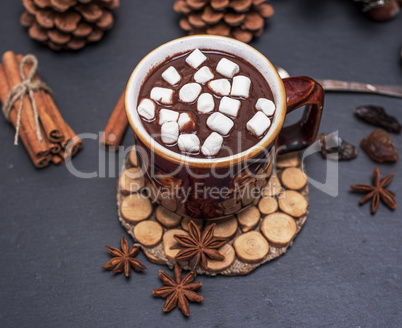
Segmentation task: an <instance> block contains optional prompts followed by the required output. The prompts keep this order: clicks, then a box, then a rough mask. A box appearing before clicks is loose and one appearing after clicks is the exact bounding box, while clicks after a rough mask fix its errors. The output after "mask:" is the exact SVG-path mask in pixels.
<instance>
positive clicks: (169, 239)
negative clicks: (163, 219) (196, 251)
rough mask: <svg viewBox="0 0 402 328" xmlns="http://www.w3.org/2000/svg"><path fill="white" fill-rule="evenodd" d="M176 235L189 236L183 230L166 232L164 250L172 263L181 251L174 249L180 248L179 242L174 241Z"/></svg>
mask: <svg viewBox="0 0 402 328" xmlns="http://www.w3.org/2000/svg"><path fill="white" fill-rule="evenodd" d="M174 235H185V236H188V233H187V232H186V231H184V230H181V229H172V230H168V231H166V232H165V234H164V235H163V250H164V252H165V255H166V257H167V258H168V259H169V260H171V261H174V260H175V257H176V255H177V253H178V252H179V251H180V249H172V247H173V246H179V243H178V242H177V240H176V239H174Z"/></svg>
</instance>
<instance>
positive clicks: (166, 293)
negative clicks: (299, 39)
mask: <svg viewBox="0 0 402 328" xmlns="http://www.w3.org/2000/svg"><path fill="white" fill-rule="evenodd" d="M196 276H197V275H196V273H195V272H194V271H191V272H189V273H188V274H187V275H186V276H185V277H184V278H183V280H182V278H181V269H180V267H179V265H178V264H177V263H176V264H175V266H174V279H173V278H172V277H171V276H169V275H168V274H166V273H165V272H163V271H162V270H159V278H161V280H162V281H163V284H164V285H165V286H164V287H161V288H157V289H154V290H153V291H152V294H153V295H154V296H155V297H162V298H166V303H165V306H164V307H163V311H165V312H169V311H171V310H173V309H174V308H175V307H176V306H178V307H179V309H180V310H181V312H183V314H184V315H185V316H187V317H188V316H189V315H190V310H189V308H188V305H189V303H188V301H190V302H197V303H201V302H202V301H203V300H204V297H202V296H200V295H198V294H197V293H195V291H196V290H198V289H200V288H201V286H202V282H193V281H194V279H195V277H196Z"/></svg>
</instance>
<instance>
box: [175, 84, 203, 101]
mask: <svg viewBox="0 0 402 328" xmlns="http://www.w3.org/2000/svg"><path fill="white" fill-rule="evenodd" d="M201 89H202V88H201V86H200V85H199V84H198V83H187V84H185V85H183V87H182V88H181V89H180V91H179V98H180V100H181V101H182V102H185V103H191V102H193V101H194V100H196V99H197V97H198V96H199V95H200V93H201Z"/></svg>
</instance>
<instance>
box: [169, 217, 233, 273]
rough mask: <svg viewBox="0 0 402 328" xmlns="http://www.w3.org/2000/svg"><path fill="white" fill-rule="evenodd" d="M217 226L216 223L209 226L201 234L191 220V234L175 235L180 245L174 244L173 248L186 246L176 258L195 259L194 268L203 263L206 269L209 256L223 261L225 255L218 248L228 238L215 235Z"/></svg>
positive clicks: (178, 259)
mask: <svg viewBox="0 0 402 328" xmlns="http://www.w3.org/2000/svg"><path fill="white" fill-rule="evenodd" d="M215 226H216V224H215V223H213V224H211V225H210V226H208V228H207V229H206V230H204V232H203V234H202V236H201V232H200V229H199V228H198V227H197V226H196V225H195V223H194V222H193V221H191V222H190V223H189V225H188V233H189V235H190V236H184V235H174V238H175V239H176V240H177V242H178V243H179V246H173V247H172V248H182V247H183V248H184V249H182V250H181V251H180V252H179V253H177V255H176V257H175V258H176V260H177V261H186V260H187V261H190V260H194V267H193V270H194V269H196V268H197V266H198V264H201V266H202V267H203V268H204V269H205V268H206V267H207V257H208V258H210V259H211V260H217V261H222V260H223V259H224V256H223V255H222V254H221V253H219V252H218V250H217V249H218V248H220V247H222V246H223V245H224V244H225V243H226V239H225V238H218V237H214V229H215Z"/></svg>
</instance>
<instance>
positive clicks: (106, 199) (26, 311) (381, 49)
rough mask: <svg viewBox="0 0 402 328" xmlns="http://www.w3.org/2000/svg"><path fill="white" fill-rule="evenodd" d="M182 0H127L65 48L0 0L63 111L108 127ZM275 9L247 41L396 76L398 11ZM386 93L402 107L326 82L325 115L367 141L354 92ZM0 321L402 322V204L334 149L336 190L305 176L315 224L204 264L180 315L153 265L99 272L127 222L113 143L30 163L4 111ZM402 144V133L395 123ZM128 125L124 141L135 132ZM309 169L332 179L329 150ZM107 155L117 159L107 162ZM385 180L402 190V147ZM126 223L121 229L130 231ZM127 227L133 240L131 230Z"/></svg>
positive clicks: (344, 6) (282, 59)
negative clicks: (356, 189) (224, 263)
mask: <svg viewBox="0 0 402 328" xmlns="http://www.w3.org/2000/svg"><path fill="white" fill-rule="evenodd" d="M172 3H173V1H160V0H147V1H139V0H134V1H128V0H122V5H121V8H120V9H119V10H118V11H117V12H116V17H117V22H116V25H115V27H114V29H113V30H112V31H110V33H108V34H107V36H106V37H105V38H104V39H103V40H102V41H101V42H99V43H98V44H95V45H91V46H89V47H87V48H86V49H84V50H83V51H79V52H75V53H72V52H67V53H56V52H53V51H51V50H49V49H47V48H46V47H43V46H41V45H39V44H37V43H36V42H34V41H32V40H31V39H30V38H29V37H28V34H27V32H26V30H25V29H24V28H22V27H21V26H20V25H19V15H20V14H21V12H22V5H21V3H20V1H14V0H7V1H1V2H0V31H1V32H0V52H1V53H3V52H4V51H6V50H14V51H16V52H19V53H24V54H26V53H34V54H36V55H37V56H38V58H39V61H40V75H41V77H42V78H43V79H44V80H45V81H46V82H48V83H49V85H50V86H51V87H52V88H53V90H54V94H55V99H56V102H57V103H58V105H59V107H60V110H61V112H62V114H63V116H64V117H65V119H66V120H67V121H68V122H69V123H70V124H71V125H72V127H73V128H74V129H75V130H76V131H77V132H78V133H98V132H99V131H101V130H102V129H103V128H104V126H105V124H106V121H107V119H108V117H109V115H110V112H111V110H112V108H113V107H114V105H115V103H116V101H117V99H118V98H119V96H120V94H121V91H122V90H123V87H124V86H125V83H126V80H127V79H128V77H129V75H130V73H131V71H132V70H133V68H134V67H135V65H136V64H137V63H138V61H139V60H140V59H141V58H142V57H143V56H144V55H146V54H147V53H148V52H149V51H151V50H152V49H154V48H155V47H157V46H158V45H160V44H162V43H164V42H166V41H169V40H171V39H174V38H177V37H180V36H183V35H184V33H183V32H182V31H181V30H180V29H179V27H178V24H177V20H178V16H177V15H176V14H175V13H174V12H173V10H172ZM273 5H274V7H275V10H276V14H275V16H274V17H273V18H272V19H271V20H270V22H269V24H268V27H267V29H266V31H265V32H264V34H263V35H262V36H261V37H260V38H259V39H258V40H255V41H253V43H252V45H253V46H254V47H256V48H257V49H258V50H260V51H262V52H263V53H264V54H265V55H266V56H267V57H268V58H270V59H271V61H272V62H273V63H275V64H276V65H281V66H284V67H286V68H287V69H288V70H289V72H290V73H291V74H292V75H309V76H312V77H317V78H332V79H345V80H357V81H366V82H371V83H379V84H402V67H401V64H400V59H399V51H400V49H401V48H402V39H401V29H402V15H401V16H400V17H398V18H397V19H395V20H393V21H391V22H387V23H376V22H372V21H370V20H369V19H367V18H366V17H364V16H363V15H362V14H361V13H360V12H359V10H358V9H357V8H356V7H355V5H354V3H353V2H352V0H348V1H338V0H326V1H322V0H315V1H314V0H305V1H291V0H281V1H273ZM362 104H380V105H383V106H384V107H386V109H387V111H388V112H389V113H390V114H392V115H394V116H396V117H398V118H399V120H401V121H402V108H401V107H402V106H401V105H402V101H401V100H400V99H395V98H386V97H380V96H373V95H351V94H350V95H347V94H333V93H331V94H328V95H327V97H326V105H325V114H324V116H323V120H322V127H321V131H323V132H324V131H325V132H333V131H336V130H339V133H340V135H341V136H343V137H345V138H346V139H347V140H349V141H350V142H353V143H354V144H358V143H359V142H360V140H361V139H362V138H363V137H365V136H366V135H368V134H369V133H370V132H371V131H372V130H373V129H374V127H372V126H370V125H368V124H365V123H363V122H361V121H359V120H357V119H356V118H355V117H354V116H353V110H354V108H355V107H356V106H357V105H362ZM0 125H1V129H0V144H1V153H0V154H1V157H0V167H1V170H0V172H1V180H0V181H1V183H0V191H1V198H0V208H1V219H0V231H1V232H0V250H1V251H0V254H1V255H0V295H1V296H0V326H1V327H56V326H57V327H142V326H144V327H145V326H149V327H159V326H192V327H211V326H213V327H240V326H245V325H247V326H250V327H259V326H261V327H262V326H263V327H267V326H272V327H400V325H401V322H402V314H401V313H402V312H401V306H402V304H401V299H402V281H401V280H402V277H401V276H402V261H401V260H402V242H401V232H402V214H401V213H402V212H401V209H398V210H397V211H395V212H391V211H389V210H388V209H387V208H385V207H384V206H380V209H379V211H378V213H377V215H375V216H371V215H370V214H369V205H366V206H364V207H361V208H359V207H358V206H357V203H358V200H359V197H360V195H356V194H351V193H350V192H349V185H350V184H352V183H368V182H369V181H370V177H371V174H372V171H373V170H374V168H375V166H376V164H375V163H374V162H372V161H371V160H370V159H369V158H368V156H367V155H366V154H364V153H361V154H360V155H359V157H358V158H357V159H355V160H354V161H352V162H346V163H341V164H340V165H339V195H338V196H337V197H331V196H328V195H326V194H324V193H322V192H321V191H319V190H318V189H316V188H314V187H311V194H310V196H311V202H310V205H311V206H310V214H309V218H308V221H307V224H306V226H305V228H304V229H303V231H302V232H301V233H300V235H299V236H298V237H297V239H296V240H295V243H294V245H293V247H292V248H291V249H290V251H289V252H288V254H286V255H285V256H283V257H281V258H280V259H279V260H276V261H274V262H272V263H269V264H267V265H264V266H263V267H260V268H259V269H257V270H256V271H255V272H254V273H252V274H250V275H248V276H244V277H215V278H208V277H199V278H197V279H198V280H202V281H203V283H204V286H203V288H202V289H201V291H200V293H201V294H202V295H203V296H204V297H205V301H204V302H203V304H202V305H192V306H191V309H190V310H191V317H190V318H189V319H186V318H184V317H183V316H182V314H181V313H180V312H179V311H178V310H175V311H173V312H171V313H170V314H167V315H165V314H163V312H162V307H163V304H164V301H163V300H161V299H154V298H153V296H152V293H151V290H152V289H153V288H157V287H160V286H161V282H160V281H159V278H158V270H159V269H167V268H165V267H161V266H158V265H154V264H151V263H149V262H147V261H146V259H145V257H144V256H143V255H142V254H141V255H140V256H139V258H140V260H142V261H144V262H146V265H147V266H148V268H149V270H147V271H146V272H145V273H143V274H133V276H132V277H131V278H130V279H125V278H124V277H123V276H122V275H113V274H111V273H109V272H103V271H102V269H101V266H102V265H103V264H105V263H106V262H107V261H108V259H109V256H108V254H107V251H106V249H105V248H104V245H105V244H109V245H114V246H118V245H119V241H120V237H121V234H122V233H124V230H123V228H122V226H121V225H120V223H119V221H118V219H117V214H116V201H115V197H116V177H115V176H116V174H117V173H116V172H117V168H118V167H119V164H118V163H117V160H118V156H117V155H115V154H106V160H105V159H103V160H102V159H101V160H99V159H100V158H102V156H105V153H104V152H103V151H100V150H99V148H98V142H97V141H96V140H89V139H88V140H86V142H85V149H84V150H83V151H82V152H81V153H80V154H79V155H78V156H77V157H76V158H74V161H73V164H74V166H75V167H76V168H77V169H79V170H81V171H83V172H92V171H97V172H98V173H99V172H100V167H102V165H105V162H107V163H110V164H111V165H109V164H107V165H106V169H107V171H106V172H107V174H106V175H107V177H104V178H94V179H78V178H76V177H74V176H73V175H72V174H70V173H69V171H68V170H67V169H66V167H65V166H62V167H55V166H51V167H49V168H46V169H44V170H40V171H38V170H36V169H34V168H33V166H32V164H31V163H30V161H29V158H28V156H27V154H26V153H25V151H24V150H23V149H22V148H21V147H14V146H13V134H14V129H13V128H12V127H11V125H9V124H8V123H7V122H6V121H5V120H4V119H2V120H1V122H0ZM393 138H394V140H395V143H396V144H397V146H398V149H399V151H400V152H402V146H401V136H397V135H393ZM132 140H133V134H132V132H131V131H130V132H128V133H127V135H126V136H125V139H124V145H125V146H126V147H128V146H130V144H131V143H132ZM306 165H307V170H308V172H309V175H310V176H311V177H312V178H314V179H316V180H319V181H321V182H324V181H325V168H326V162H325V161H323V160H322V159H321V158H320V156H319V155H317V154H314V155H312V156H310V157H309V158H308V159H307V160H306ZM109 169H110V172H109ZM380 169H381V172H382V174H384V175H385V174H388V173H391V172H395V173H396V177H395V179H394V181H393V182H392V184H391V185H390V188H391V189H392V190H394V191H395V192H396V193H397V201H398V202H400V203H401V202H402V199H401V197H400V195H401V192H402V187H401V185H402V174H401V173H402V172H401V166H400V163H396V164H383V165H380ZM126 236H127V235H126ZM130 242H131V241H130Z"/></svg>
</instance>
